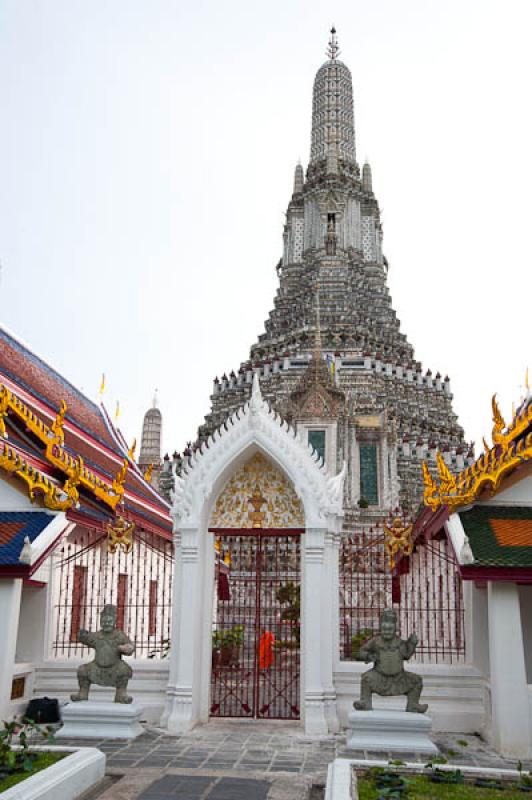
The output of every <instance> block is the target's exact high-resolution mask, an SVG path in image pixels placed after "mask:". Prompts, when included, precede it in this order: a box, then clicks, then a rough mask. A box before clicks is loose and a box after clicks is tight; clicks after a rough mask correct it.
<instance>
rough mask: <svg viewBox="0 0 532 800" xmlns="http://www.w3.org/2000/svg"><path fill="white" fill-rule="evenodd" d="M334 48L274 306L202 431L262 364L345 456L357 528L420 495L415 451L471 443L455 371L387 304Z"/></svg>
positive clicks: (375, 214) (423, 455) (318, 84)
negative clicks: (428, 364)
mask: <svg viewBox="0 0 532 800" xmlns="http://www.w3.org/2000/svg"><path fill="white" fill-rule="evenodd" d="M339 55H340V50H339V46H338V39H337V35H336V30H335V29H334V28H333V29H332V30H331V35H330V39H329V45H328V48H327V57H328V58H327V61H326V62H325V63H324V64H323V65H322V66H321V67H320V68H319V70H318V72H317V74H316V78H315V81H314V88H313V99H312V133H311V148H310V161H309V165H308V168H307V170H306V175H305V173H304V170H303V167H302V166H301V165H300V164H299V165H298V166H297V167H296V170H295V175H294V186H293V194H292V198H291V200H290V202H289V204H288V209H287V213H286V225H285V228H284V232H283V255H282V258H281V261H280V262H279V264H278V265H277V273H278V276H279V288H278V290H277V293H276V296H275V299H274V303H273V309H272V311H271V312H270V314H269V317H268V319H267V320H266V322H265V331H264V333H262V334H261V335H260V336H259V338H258V341H257V342H256V343H255V344H254V345H253V346H252V347H251V351H250V357H249V361H246V362H244V363H242V364H241V366H240V369H239V370H238V372H229V373H228V374H224V375H223V377H222V378H221V379H218V378H217V379H216V380H215V383H214V389H213V395H212V409H211V412H210V413H209V414H208V416H207V417H206V419H205V424H204V425H203V426H202V427H201V428H200V430H199V439H200V441H205V440H206V439H207V438H208V436H209V435H210V434H211V433H212V432H213V431H214V430H215V429H216V428H217V427H219V426H220V425H222V424H223V423H224V422H225V421H226V419H227V417H228V416H229V415H230V414H232V413H233V412H234V411H236V409H237V408H239V407H240V406H241V405H242V404H243V403H244V402H245V401H246V400H247V398H248V397H249V394H250V391H251V384H252V380H253V376H254V374H255V373H258V374H259V375H260V378H261V386H262V390H263V393H264V396H265V398H266V399H267V400H268V402H270V403H271V404H272V405H273V406H274V408H275V409H276V410H277V411H278V412H279V413H280V414H281V415H282V416H283V417H284V418H285V419H289V420H291V422H292V424H294V425H295V426H296V427H298V428H301V429H303V432H305V433H306V435H307V436H308V441H309V443H310V444H311V446H312V447H314V448H315V449H317V451H318V452H319V453H320V455H321V457H322V458H323V459H324V461H325V462H326V464H327V466H328V468H329V469H331V470H332V471H333V472H337V471H338V470H339V469H340V468H341V465H342V463H343V462H344V460H345V461H346V462H347V464H348V479H347V480H346V488H345V520H346V525H347V526H348V528H350V529H353V527H356V526H357V525H358V524H359V523H360V521H361V520H363V521H365V522H367V521H368V520H369V521H372V520H373V521H379V520H381V519H383V517H384V516H386V515H387V514H388V512H389V511H390V510H391V509H393V508H395V507H396V506H397V505H401V506H402V507H403V508H404V509H405V510H408V511H412V510H413V509H414V508H416V507H417V506H418V504H419V502H420V501H421V498H422V495H423V482H422V480H420V475H421V463H422V461H423V460H424V459H429V461H430V460H431V459H432V460H433V461H434V464H435V463H436V462H435V458H436V451H437V450H440V451H441V452H442V453H443V454H444V458H445V459H446V462H447V463H448V467H449V469H450V471H451V472H453V470H454V471H456V470H457V469H461V468H462V467H463V466H465V463H464V458H466V457H467V456H466V453H467V450H468V449H467V447H466V446H465V444H464V441H463V431H462V428H461V427H460V426H459V425H458V422H457V417H456V415H455V414H454V412H453V409H452V404H451V401H452V395H451V390H450V382H449V379H448V378H442V376H441V375H440V373H437V374H436V375H433V373H432V372H431V371H430V370H428V371H427V372H426V373H423V372H422V369H421V365H420V364H419V362H417V361H416V360H415V357H414V350H413V347H412V345H411V344H410V343H409V342H408V340H407V338H406V336H405V334H404V333H403V332H402V331H401V329H400V322H399V320H398V318H397V315H396V313H395V311H394V309H393V307H392V304H391V299H390V293H389V290H388V287H387V285H386V276H387V271H388V264H387V261H386V259H385V258H384V256H383V252H382V226H381V220H380V211H379V205H378V202H377V199H376V197H375V195H374V193H373V184H372V175H371V168H370V166H369V164H367V163H366V164H365V165H364V167H363V169H362V171H361V170H360V169H359V166H358V164H357V161H356V148H355V126H354V111H353V108H354V104H353V88H352V79H351V73H350V71H349V69H348V67H347V66H346V65H345V64H344V63H343V62H342V61H340V60H339ZM318 285H319V314H317V313H316V312H317V302H318V299H317V290H316V287H317V286H318ZM428 301H429V297H428V296H427V302H428ZM318 318H319V322H318ZM317 341H319V342H320V344H319V351H320V353H319V355H318V358H319V359H321V360H322V361H323V366H322V368H321V369H317V368H316V363H315V362H316V342H317ZM307 371H308V374H307ZM320 382H321V383H320ZM318 384H319V387H318ZM317 387H318V388H320V391H319V392H317Z"/></svg>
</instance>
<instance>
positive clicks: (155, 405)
mask: <svg viewBox="0 0 532 800" xmlns="http://www.w3.org/2000/svg"><path fill="white" fill-rule="evenodd" d="M158 392H159V390H158V389H156V390H155V391H154V393H153V405H152V408H159V397H158Z"/></svg>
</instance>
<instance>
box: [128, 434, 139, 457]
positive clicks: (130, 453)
mask: <svg viewBox="0 0 532 800" xmlns="http://www.w3.org/2000/svg"><path fill="white" fill-rule="evenodd" d="M136 447H137V440H136V439H133V444H132V445H131V447H130V448H129V450H128V451H127V457H128V458H129V459H130V460H131V461H134V460H135V449H136Z"/></svg>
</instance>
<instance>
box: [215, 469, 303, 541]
mask: <svg viewBox="0 0 532 800" xmlns="http://www.w3.org/2000/svg"><path fill="white" fill-rule="evenodd" d="M304 525H305V515H304V513H303V508H302V506H301V501H300V500H299V498H298V496H297V495H296V493H295V491H294V488H293V486H292V485H291V484H290V482H289V481H288V480H287V479H286V477H285V476H284V475H283V473H282V472H281V470H280V469H278V468H277V467H276V466H275V465H274V464H272V463H271V461H269V460H268V459H267V458H264V456H263V455H262V453H255V455H254V456H252V457H251V458H250V460H249V461H247V462H246V463H245V464H244V466H243V467H240V469H238V470H237V471H236V472H235V474H234V475H233V476H232V477H231V478H230V479H229V480H228V482H227V483H226V485H225V486H224V488H223V489H222V492H221V493H220V494H219V495H218V499H217V500H216V505H215V506H214V511H213V512H212V515H211V520H210V523H209V527H211V528H302V527H304Z"/></svg>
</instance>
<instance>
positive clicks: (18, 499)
mask: <svg viewBox="0 0 532 800" xmlns="http://www.w3.org/2000/svg"><path fill="white" fill-rule="evenodd" d="M11 480H12V481H13V483H12V484H11V483H10V482H9V479H6V478H4V477H2V479H1V480H0V511H41V510H42V509H40V508H38V507H37V508H36V507H35V506H34V505H33V504H32V503H31V501H30V499H29V497H28V495H27V492H26V484H22V483H20V486H17V484H16V483H15V481H14V479H11Z"/></svg>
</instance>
